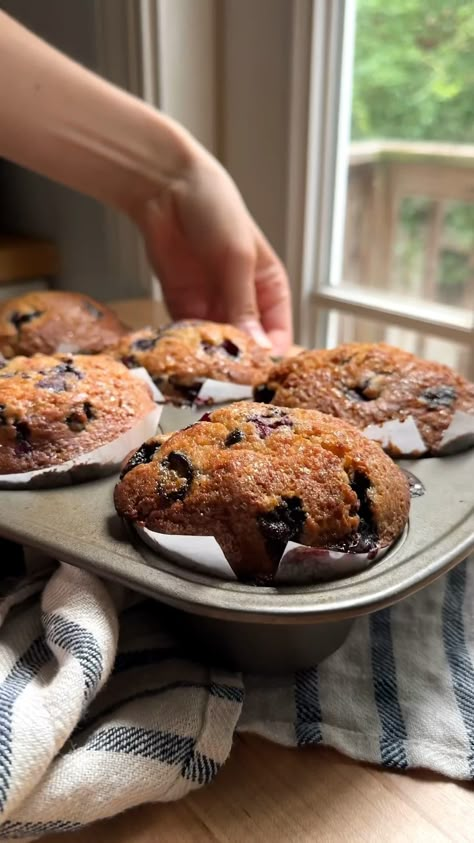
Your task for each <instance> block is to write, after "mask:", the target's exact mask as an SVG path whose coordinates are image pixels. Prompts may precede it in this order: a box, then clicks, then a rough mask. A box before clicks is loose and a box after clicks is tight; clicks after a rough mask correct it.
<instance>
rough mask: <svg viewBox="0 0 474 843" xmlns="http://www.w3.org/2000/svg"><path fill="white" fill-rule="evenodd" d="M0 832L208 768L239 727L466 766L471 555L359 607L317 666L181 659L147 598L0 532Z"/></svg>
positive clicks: (469, 765) (168, 785) (166, 785)
mask: <svg viewBox="0 0 474 843" xmlns="http://www.w3.org/2000/svg"><path fill="white" fill-rule="evenodd" d="M0 571H1V572H2V575H1V580H0V839H2V840H10V839H11V840H13V839H23V840H30V839H34V838H36V837H38V836H41V835H42V834H45V833H50V832H52V831H58V832H59V831H63V830H67V829H77V828H79V827H81V826H82V825H84V824H86V823H90V822H93V821H94V820H97V819H101V818H104V817H107V816H111V815H113V814H116V813H119V812H121V811H124V810H125V809H127V808H130V807H132V806H134V805H138V804H140V803H143V802H148V801H169V800H174V799H179V798H181V797H182V796H185V795H186V794H187V793H188V792H189V791H190V790H192V789H194V788H198V787H201V786H203V785H205V784H207V783H209V782H210V781H211V780H212V779H213V778H214V777H215V776H216V775H217V774H218V772H219V769H220V767H221V766H222V764H223V763H224V762H225V761H226V759H227V758H228V756H229V754H230V752H231V748H232V740H233V737H234V735H235V733H236V732H238V731H239V730H240V731H248V732H253V733H256V734H259V735H262V736H264V737H266V738H268V739H270V740H272V741H276V742H279V743H282V744H285V745H287V746H295V747H298V746H302V745H308V744H324V745H326V746H331V747H335V748H336V749H338V750H340V751H341V752H344V753H346V754H347V755H349V756H351V757H354V758H358V759H362V760H365V761H370V762H374V763H376V764H381V765H384V766H387V767H393V768H398V769H409V768H410V767H417V766H421V767H427V768H430V769H432V770H435V771H437V772H439V773H442V774H444V775H446V776H449V777H452V778H457V779H474V560H473V559H471V560H468V561H466V562H464V563H462V564H461V565H459V566H458V567H457V568H455V569H454V570H453V571H451V572H450V573H449V574H447V575H446V576H444V577H443V578H441V579H440V580H438V581H437V582H436V583H434V584H433V585H431V586H429V587H427V588H425V589H424V590H422V591H421V592H419V593H418V594H416V595H414V596H413V597H411V598H408V599H406V600H404V601H403V602H401V603H399V604H397V605H395V606H393V607H391V608H388V609H384V610H383V611H380V612H377V613H375V614H372V615H370V616H367V617H363V618H360V619H358V620H357V621H356V622H355V623H354V626H353V627H352V630H351V632H350V634H349V637H348V638H347V640H346V642H345V643H344V645H343V646H342V647H341V648H340V649H339V650H338V651H337V652H336V653H334V654H333V655H332V656H331V657H330V658H328V659H327V660H326V661H325V662H323V663H322V664H321V665H319V666H318V667H314V668H313V669H310V670H306V671H301V672H299V673H297V674H294V675H291V676H287V677H275V678H269V677H258V676H243V675H241V674H239V673H229V672H225V671H222V670H215V669H211V668H209V667H206V666H204V665H202V664H198V663H196V662H195V661H191V660H190V659H189V658H187V656H186V651H185V649H183V646H182V645H181V644H179V643H178V641H176V640H175V639H173V637H171V636H170V635H169V634H168V631H167V629H166V622H165V620H164V618H163V612H162V610H161V607H160V605H159V603H156V602H154V601H153V600H150V599H145V598H142V597H141V596H139V595H134V594H132V593H131V592H127V591H126V590H124V589H123V588H122V587H121V586H117V585H115V584H112V583H107V582H103V581H102V580H100V579H99V578H98V577H96V576H94V575H92V574H90V573H87V572H86V571H82V570H79V569H76V568H73V567H71V566H70V565H66V564H59V565H58V563H55V562H53V561H52V560H50V559H48V558H46V557H44V556H42V555H41V554H36V553H34V552H31V551H25V552H23V550H22V549H21V548H19V547H18V546H17V545H14V544H12V543H10V542H5V541H2V542H0Z"/></svg>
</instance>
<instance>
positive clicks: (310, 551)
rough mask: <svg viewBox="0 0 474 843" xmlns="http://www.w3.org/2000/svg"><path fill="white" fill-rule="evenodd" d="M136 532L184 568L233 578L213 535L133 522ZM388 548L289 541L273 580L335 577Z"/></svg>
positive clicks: (366, 564)
mask: <svg viewBox="0 0 474 843" xmlns="http://www.w3.org/2000/svg"><path fill="white" fill-rule="evenodd" d="M134 526H135V530H136V532H137V534H138V535H139V536H140V538H141V539H142V540H143V541H144V542H145V544H146V545H148V547H150V548H151V550H153V551H155V553H161V554H162V555H163V556H165V557H167V558H168V559H170V560H171V561H173V562H176V563H177V564H178V565H182V566H183V568H188V569H190V570H192V571H198V572H200V573H202V574H207V575H211V576H214V577H218V578H219V579H224V580H236V579H237V577H236V576H235V574H234V572H233V570H232V568H231V567H230V565H229V563H228V561H227V559H226V558H225V556H224V553H223V552H222V550H221V548H220V546H219V545H218V543H217V542H216V540H215V538H213V537H212V536H170V535H167V534H165V533H156V532H154V531H153V530H148V529H147V528H146V527H140V526H139V525H134ZM387 550H388V547H384V548H378V549H377V550H375V551H371V552H370V553H339V552H337V551H333V550H325V549H324V548H314V547H307V546H306V545H302V544H298V543H297V542H288V544H287V546H286V550H285V552H284V554H283V556H282V558H281V561H280V564H279V566H278V571H277V574H276V576H275V580H274V581H275V583H279V584H280V585H282V584H287V585H291V584H304V583H307V584H309V583H316V582H324V581H326V580H331V579H338V577H341V576H347V575H349V574H354V573H357V572H358V571H362V570H364V569H365V568H368V567H369V566H370V565H373V563H374V562H375V561H376V560H379V559H381V558H382V556H383V555H384V554H385V553H386V552H387Z"/></svg>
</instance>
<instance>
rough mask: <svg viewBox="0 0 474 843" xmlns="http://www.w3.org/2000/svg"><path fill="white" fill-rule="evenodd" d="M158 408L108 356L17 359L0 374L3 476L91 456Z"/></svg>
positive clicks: (144, 389)
mask: <svg viewBox="0 0 474 843" xmlns="http://www.w3.org/2000/svg"><path fill="white" fill-rule="evenodd" d="M154 407H155V404H154V402H153V400H152V398H151V395H150V389H149V387H148V386H147V385H146V384H145V383H144V382H143V381H142V380H139V379H138V378H135V377H133V375H132V374H131V373H130V372H129V371H128V370H127V369H126V368H125V366H123V365H122V364H121V363H118V362H117V361H116V360H112V358H109V357H106V356H104V355H94V356H84V355H56V356H54V357H48V356H46V355H42V354H38V355H36V356H34V357H14V358H13V359H12V360H10V361H9V362H7V364H6V365H5V366H4V367H3V368H2V369H0V475H6V474H16V473H21V472H25V471H34V470H35V469H40V468H45V467H49V466H53V465H58V464H60V463H62V462H65V461H67V460H70V459H73V458H74V457H76V456H79V455H81V454H86V453H88V452H90V451H93V450H94V449H95V448H97V447H99V446H101V445H104V444H106V443H108V442H112V441H113V440H114V439H117V438H118V437H119V436H120V435H121V434H122V433H125V432H126V431H127V430H129V429H130V428H132V427H133V426H134V425H135V424H136V422H137V421H138V420H140V419H141V418H143V417H144V416H145V415H147V414H148V413H150V412H151V411H152V410H153V409H154ZM129 447H130V446H129Z"/></svg>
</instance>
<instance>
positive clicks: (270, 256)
mask: <svg viewBox="0 0 474 843" xmlns="http://www.w3.org/2000/svg"><path fill="white" fill-rule="evenodd" d="M258 250H259V251H258V257H257V266H256V270H255V282H254V283H255V289H256V299H257V305H258V312H259V314H260V320H261V324H262V327H263V329H264V331H265V333H266V334H267V336H268V337H269V339H270V341H271V343H272V347H273V350H274V351H275V353H277V354H285V353H286V352H287V351H288V348H289V347H290V345H291V342H292V339H293V326H292V316H291V293H290V286H289V282H288V276H287V274H286V271H285V268H284V266H283V264H282V263H281V262H280V260H279V259H278V257H277V256H276V254H275V252H274V251H273V249H272V248H271V246H270V245H269V243H268V242H267V241H266V240H265V238H264V237H263V235H262V234H261V233H260V232H258Z"/></svg>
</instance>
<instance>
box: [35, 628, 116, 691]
mask: <svg viewBox="0 0 474 843" xmlns="http://www.w3.org/2000/svg"><path fill="white" fill-rule="evenodd" d="M42 620H43V624H44V628H45V632H46V640H47V642H48V643H49V644H53V645H55V646H56V647H60V648H61V649H62V650H64V651H65V652H67V653H70V654H71V655H72V656H74V658H76V659H77V661H78V662H79V664H80V666H81V669H82V673H83V676H84V699H85V700H86V701H87V700H89V699H90V697H91V696H92V695H93V693H94V691H95V689H96V687H97V685H98V684H99V682H100V679H101V676H102V671H103V666H104V665H103V660H102V653H101V650H100V647H99V644H98V642H97V640H96V638H94V636H93V635H92V633H90V632H89V631H88V630H87V629H85V628H84V627H82V626H80V625H79V624H78V623H75V622H74V621H71V620H69V619H67V618H63V617H62V616H61V615H55V614H43V616H42Z"/></svg>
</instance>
